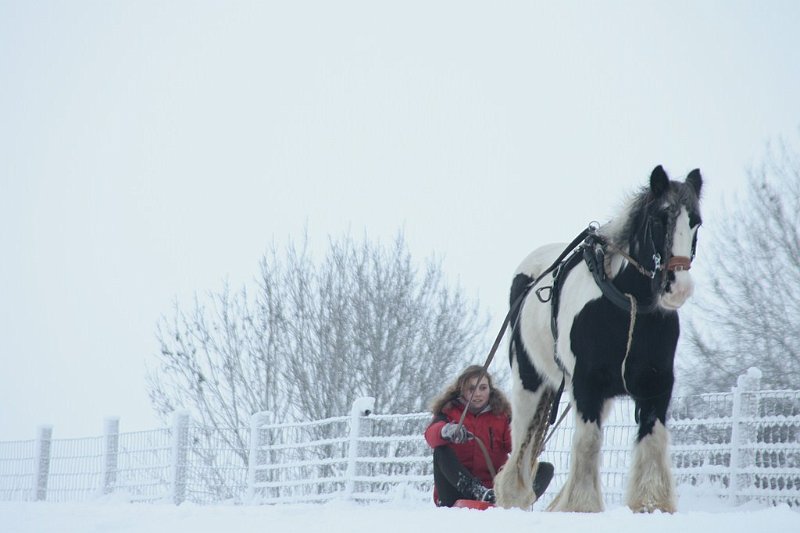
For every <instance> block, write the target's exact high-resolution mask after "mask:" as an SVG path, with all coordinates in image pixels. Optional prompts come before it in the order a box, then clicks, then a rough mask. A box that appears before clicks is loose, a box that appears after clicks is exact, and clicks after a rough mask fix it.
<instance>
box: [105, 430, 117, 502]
mask: <svg viewBox="0 0 800 533" xmlns="http://www.w3.org/2000/svg"><path fill="white" fill-rule="evenodd" d="M103 448H104V449H103V475H102V480H103V494H111V493H112V492H114V488H115V487H116V485H117V462H118V458H119V418H117V417H109V418H106V421H105V430H104V439H103Z"/></svg>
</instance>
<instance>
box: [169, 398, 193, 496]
mask: <svg viewBox="0 0 800 533" xmlns="http://www.w3.org/2000/svg"><path fill="white" fill-rule="evenodd" d="M188 456H189V413H187V412H186V411H176V412H175V414H174V415H173V418H172V480H171V482H172V487H171V489H172V490H171V493H172V494H171V496H172V501H173V503H175V505H180V504H181V503H183V502H184V501H185V500H186V485H187V474H188V470H189V469H188Z"/></svg>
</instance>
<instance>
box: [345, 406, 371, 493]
mask: <svg viewBox="0 0 800 533" xmlns="http://www.w3.org/2000/svg"><path fill="white" fill-rule="evenodd" d="M374 408H375V398H372V397H369V396H366V397H362V398H357V399H356V401H354V402H353V407H352V408H351V409H350V442H349V445H348V448H347V471H346V472H345V485H344V495H345V498H347V499H351V498H352V497H353V494H354V491H355V481H356V480H355V478H356V476H357V475H358V465H357V463H358V457H359V453H358V452H359V439H360V438H361V437H366V436H368V435H369V433H370V425H369V424H368V423H366V420H365V418H366V417H367V416H369V415H370V413H372V410H373V409H374Z"/></svg>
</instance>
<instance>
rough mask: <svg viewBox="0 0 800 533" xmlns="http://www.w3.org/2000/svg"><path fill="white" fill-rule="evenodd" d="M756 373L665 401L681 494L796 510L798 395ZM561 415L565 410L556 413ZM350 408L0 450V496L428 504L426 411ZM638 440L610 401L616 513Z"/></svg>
mask: <svg viewBox="0 0 800 533" xmlns="http://www.w3.org/2000/svg"><path fill="white" fill-rule="evenodd" d="M759 377H760V374H759V373H758V371H757V370H754V369H753V370H751V371H750V372H748V373H747V374H745V375H744V376H741V377H740V378H739V381H738V384H737V386H736V387H735V388H734V389H733V391H732V392H730V393H721V394H704V395H700V396H689V397H678V398H674V399H673V403H672V407H671V409H670V419H669V421H668V426H669V427H670V431H671V435H672V447H671V454H672V462H673V465H674V474H675V478H676V482H677V484H678V485H679V490H681V487H686V486H693V487H696V488H694V489H692V490H694V491H702V492H703V493H704V494H710V495H716V496H719V497H721V498H725V499H726V500H728V501H730V502H733V503H742V502H746V501H753V500H759V501H764V502H770V503H778V502H786V503H789V504H790V505H800V391H760V390H758V389H759V388H760V380H759ZM563 408H564V406H562V409H563ZM372 411H373V400H372V399H371V398H361V399H359V400H357V401H356V402H355V403H354V404H353V407H352V410H351V412H350V414H349V415H348V416H342V417H336V418H329V419H326V420H318V421H313V422H303V423H291V424H275V423H272V422H271V417H270V414H269V413H256V414H255V415H253V417H252V421H251V424H250V427H247V428H232V429H228V430H224V431H220V432H215V431H212V430H210V429H209V428H204V427H202V426H199V425H197V424H194V423H193V422H192V421H191V420H190V418H189V416H188V415H187V414H186V413H177V414H176V415H175V417H174V419H173V423H172V425H171V426H170V427H168V428H163V429H157V430H152V431H141V432H131V433H120V432H119V420H118V419H110V420H107V421H106V426H105V432H104V434H103V435H102V436H100V437H92V438H82V439H53V438H52V434H53V430H52V428H50V427H42V428H40V430H39V434H38V438H37V439H36V440H29V441H14V442H0V500H12V501H28V500H40V501H41V500H47V501H60V502H67V501H83V500H89V499H94V498H98V497H103V496H107V495H111V494H115V495H116V496H115V497H123V498H126V499H129V500H131V501H148V502H153V501H162V502H173V503H176V504H179V503H181V502H183V501H191V502H195V503H214V502H221V501H234V502H245V503H247V502H253V503H289V502H322V501H328V500H331V499H335V498H345V499H351V500H356V501H364V502H371V501H383V500H388V499H391V498H395V497H397V495H398V494H400V495H401V496H403V497H407V498H419V499H429V498H430V491H431V488H432V484H433V475H432V465H431V450H430V449H429V448H428V446H427V444H426V443H425V441H424V439H423V437H422V432H423V430H424V428H425V426H426V425H427V423H428V421H429V420H430V414H429V413H413V414H403V415H382V414H374V413H372ZM573 431H574V425H573V421H572V418H571V417H567V419H566V420H565V421H564V423H563V424H562V426H561V427H559V429H558V430H557V431H556V433H555V434H554V435H553V438H552V439H551V440H550V442H549V443H548V446H547V449H546V450H545V452H544V454H543V459H544V460H547V461H550V462H552V463H553V464H554V465H555V466H556V477H555V479H554V481H553V485H552V487H551V489H550V490H549V491H548V492H547V493H546V494H545V496H544V497H543V498H542V500H541V501H540V502H537V503H536V506H539V507H541V506H544V505H547V503H549V502H550V500H552V498H553V497H554V496H555V494H556V493H557V491H558V489H559V488H560V487H561V485H563V483H564V481H565V479H566V473H567V471H568V468H569V457H570V446H571V439H572V433H573ZM635 435H636V425H635V423H634V422H633V404H632V403H631V402H630V401H629V400H619V401H617V402H615V404H614V407H613V409H612V412H611V414H610V416H609V419H608V420H607V422H606V423H605V425H604V438H605V441H604V447H603V467H602V483H603V489H604V495H605V498H606V503H607V504H608V505H610V506H613V505H617V504H620V503H622V500H623V494H624V490H625V481H626V477H627V472H628V467H629V464H630V459H631V453H630V452H631V449H632V443H633V440H634V438H635Z"/></svg>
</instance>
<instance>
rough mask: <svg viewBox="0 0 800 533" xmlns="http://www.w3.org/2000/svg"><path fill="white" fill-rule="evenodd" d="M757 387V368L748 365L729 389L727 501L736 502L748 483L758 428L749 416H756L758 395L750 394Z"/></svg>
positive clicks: (758, 380)
mask: <svg viewBox="0 0 800 533" xmlns="http://www.w3.org/2000/svg"><path fill="white" fill-rule="evenodd" d="M760 388H761V371H760V370H759V369H757V368H750V369H749V370H748V371H747V372H746V373H744V374H742V375H741V376H739V379H737V381H736V386H735V387H734V388H733V391H732V392H733V409H732V414H731V418H732V419H731V459H730V483H729V485H728V491H729V498H730V501H731V503H734V504H737V503H741V502H742V501H744V500H745V499H746V498H742V497H740V494H741V493H742V492H744V491H746V490H747V488H748V487H749V486H750V485H751V484H752V475H750V474H749V473H748V472H749V470H750V469H751V467H752V466H753V464H754V459H755V456H754V454H753V451H752V450H751V449H750V448H751V446H750V445H751V444H752V443H754V442H756V439H757V437H758V430H757V429H756V426H755V424H753V423H752V422H753V418H755V417H757V416H758V410H759V406H758V404H759V398H758V395H757V394H753V393H754V392H756V391H758V390H759V389H760Z"/></svg>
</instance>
